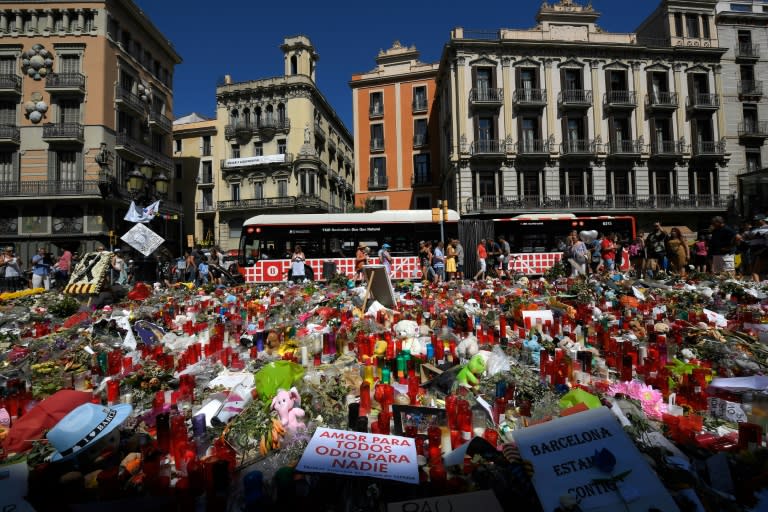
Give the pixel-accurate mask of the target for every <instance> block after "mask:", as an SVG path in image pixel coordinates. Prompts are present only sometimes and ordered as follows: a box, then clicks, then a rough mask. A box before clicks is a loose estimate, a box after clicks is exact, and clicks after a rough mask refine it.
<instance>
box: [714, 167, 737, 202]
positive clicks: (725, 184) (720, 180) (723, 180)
mask: <svg viewBox="0 0 768 512" xmlns="http://www.w3.org/2000/svg"><path fill="white" fill-rule="evenodd" d="M715 186H716V188H715V190H714V192H717V193H719V194H720V195H721V196H731V195H734V194H736V190H731V176H730V173H729V172H728V164H727V163H726V162H720V163H718V164H717V183H715Z"/></svg>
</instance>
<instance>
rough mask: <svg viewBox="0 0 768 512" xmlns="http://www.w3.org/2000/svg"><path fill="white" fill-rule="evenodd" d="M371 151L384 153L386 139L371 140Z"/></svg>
mask: <svg viewBox="0 0 768 512" xmlns="http://www.w3.org/2000/svg"><path fill="white" fill-rule="evenodd" d="M371 151H384V139H371Z"/></svg>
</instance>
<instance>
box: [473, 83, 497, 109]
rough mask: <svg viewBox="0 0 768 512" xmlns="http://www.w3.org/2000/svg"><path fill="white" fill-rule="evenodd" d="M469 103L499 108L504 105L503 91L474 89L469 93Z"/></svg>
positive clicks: (482, 88)
mask: <svg viewBox="0 0 768 512" xmlns="http://www.w3.org/2000/svg"><path fill="white" fill-rule="evenodd" d="M469 102H470V103H471V104H472V105H491V106H499V105H501V104H502V103H504V89H493V88H490V87H474V88H473V89H471V90H470V91H469Z"/></svg>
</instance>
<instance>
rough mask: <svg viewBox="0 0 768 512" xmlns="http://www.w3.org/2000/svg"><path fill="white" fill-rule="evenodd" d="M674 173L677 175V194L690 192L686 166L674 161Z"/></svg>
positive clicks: (683, 194)
mask: <svg viewBox="0 0 768 512" xmlns="http://www.w3.org/2000/svg"><path fill="white" fill-rule="evenodd" d="M675 175H676V176H677V190H676V192H677V195H679V196H686V195H688V194H691V193H692V192H691V187H690V186H689V183H688V166H687V165H685V163H683V162H678V163H676V164H675Z"/></svg>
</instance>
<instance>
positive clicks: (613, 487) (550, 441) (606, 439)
mask: <svg viewBox="0 0 768 512" xmlns="http://www.w3.org/2000/svg"><path fill="white" fill-rule="evenodd" d="M514 436H515V441H516V442H517V444H518V447H519V449H520V455H521V456H522V458H523V459H526V460H529V461H530V462H531V463H532V464H533V467H534V473H533V484H534V486H535V488H536V492H537V493H538V495H539V500H540V501H541V504H542V506H543V507H544V510H545V511H547V512H552V511H554V510H555V509H557V508H558V507H560V505H561V498H562V499H569V500H573V501H578V503H579V507H580V509H581V510H582V511H583V512H588V511H589V512H597V511H601V512H602V511H605V512H607V511H616V510H627V511H631V512H636V511H637V512H640V511H642V512H647V510H648V509H649V508H651V507H655V508H657V509H659V510H664V511H665V512H677V511H678V508H677V505H676V504H675V502H674V500H673V499H672V497H671V496H670V495H669V493H668V492H667V490H666V489H665V488H664V486H663V485H662V484H661V482H660V481H659V478H658V477H657V476H656V474H655V473H654V472H653V471H652V470H651V468H650V467H649V466H648V464H647V463H646V461H645V460H644V459H643V457H642V455H641V454H640V451H639V450H638V449H637V447H636V446H635V445H634V443H633V442H632V440H631V439H630V438H629V436H627V434H626V433H625V432H624V430H622V428H621V425H620V424H619V422H618V421H617V420H616V417H615V416H614V415H613V413H612V412H611V411H610V410H609V409H608V408H606V407H600V408H598V409H592V410H589V411H584V412H580V413H578V414H574V415H572V416H566V417H563V418H558V419H555V420H552V421H549V422H547V423H542V424H540V425H535V426H532V427H529V428H526V429H522V430H519V431H516V432H515V434H514Z"/></svg>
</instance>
